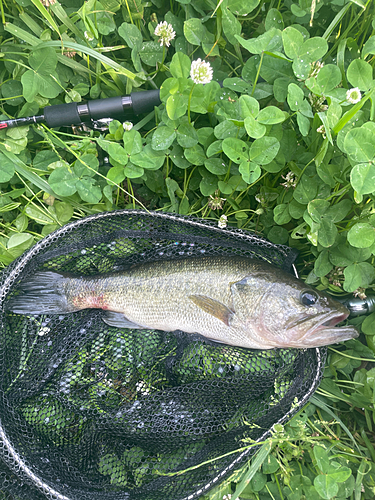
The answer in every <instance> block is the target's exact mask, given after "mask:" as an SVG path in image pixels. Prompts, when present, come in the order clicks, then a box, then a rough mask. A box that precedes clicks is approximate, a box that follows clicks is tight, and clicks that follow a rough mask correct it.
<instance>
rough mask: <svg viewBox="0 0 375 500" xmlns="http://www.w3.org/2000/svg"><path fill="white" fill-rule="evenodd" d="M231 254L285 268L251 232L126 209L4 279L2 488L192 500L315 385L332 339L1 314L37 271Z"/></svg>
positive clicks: (276, 251) (67, 229)
mask: <svg viewBox="0 0 375 500" xmlns="http://www.w3.org/2000/svg"><path fill="white" fill-rule="evenodd" d="M202 255H208V256H218V255H220V256H226V255H231V256H233V255H236V256H242V257H248V258H257V259H261V260H265V261H267V262H270V263H272V264H274V265H276V266H278V267H280V268H282V269H284V270H286V271H289V270H290V269H291V264H292V262H293V260H294V258H295V252H294V251H293V250H291V249H289V248H287V247H285V246H282V245H275V244H272V243H270V242H268V241H266V240H264V239H262V238H260V237H257V236H255V235H253V234H251V233H246V232H243V231H241V230H236V229H220V228H218V227H217V226H214V225H212V224H210V223H209V222H207V221H202V220H198V219H191V218H190V219H189V218H186V217H182V216H177V215H172V214H166V213H164V214H156V213H145V212H141V211H132V210H124V211H118V212H110V213H102V214H98V215H94V216H90V217H87V218H85V219H82V220H79V221H76V222H73V223H71V224H68V225H66V226H64V227H63V228H61V229H59V230H57V231H56V232H54V233H51V234H50V235H49V236H47V237H46V238H45V239H43V240H41V241H40V242H38V243H37V244H36V245H35V246H34V247H32V248H31V249H30V250H28V251H27V252H26V253H25V254H24V255H22V256H21V257H19V258H18V259H17V260H16V261H14V262H13V263H12V264H11V265H10V266H9V267H8V268H7V269H6V270H5V271H3V273H2V275H1V279H0V285H1V295H0V313H1V316H0V320H1V331H2V335H1V337H0V373H1V375H0V396H1V397H0V421H1V428H0V441H1V442H0V458H1V463H0V486H1V488H2V489H3V491H8V492H9V494H12V495H13V496H14V498H20V499H25V500H26V499H27V500H33V499H35V500H40V499H43V498H50V499H56V500H68V499H69V500H85V499H90V500H95V499H104V500H105V499H108V500H124V499H129V500H137V499H139V500H141V499H142V500H165V499H166V498H168V499H172V498H173V500H179V499H181V500H182V499H185V498H189V500H192V499H195V498H198V497H199V496H200V495H202V493H204V492H206V491H208V490H209V489H210V488H211V487H212V486H214V485H215V484H218V483H220V482H221V481H222V480H223V479H224V478H225V477H226V476H227V475H228V474H229V473H230V472H233V471H234V470H236V469H238V468H239V467H240V466H241V465H242V464H243V463H244V462H245V461H246V460H248V459H249V457H250V456H252V454H253V453H254V452H255V451H256V449H257V447H256V446H255V445H256V442H257V441H261V440H263V439H264V438H265V437H267V436H268V435H269V433H270V429H271V428H272V426H273V425H274V424H275V423H277V422H283V421H285V420H286V419H288V418H290V417H291V416H292V415H293V414H295V412H297V411H298V410H299V409H300V408H301V407H302V406H303V405H304V404H305V403H306V401H307V400H308V399H309V397H310V396H311V395H312V394H313V392H314V390H315V389H316V388H317V386H318V384H319V381H320V377H321V373H322V369H323V366H324V358H325V348H316V349H301V350H297V349H274V350H252V349H244V348H240V347H235V346H229V345H224V344H223V345H220V344H219V345H217V344H216V345H212V344H211V343H209V342H208V343H207V342H205V341H203V340H201V339H198V338H195V337H191V336H190V335H189V334H183V333H181V334H174V333H170V332H162V331H156V330H146V329H145V330H139V329H136V330H132V329H123V328H115V327H113V326H109V325H108V324H106V323H104V322H103V321H102V320H101V318H102V316H103V311H100V310H97V309H85V310H82V311H78V312H75V313H73V314H61V315H58V314H51V315H48V314H41V315H19V314H14V313H12V312H9V311H6V303H7V302H8V301H9V300H10V299H11V298H12V297H13V296H14V295H17V289H18V288H19V285H20V283H21V282H24V281H26V282H27V280H28V277H31V276H33V275H35V273H37V272H40V271H52V272H63V273H73V274H80V275H82V276H92V275H97V274H101V273H108V272H113V271H118V270H123V269H127V268H129V267H130V266H132V265H134V264H138V263H142V262H148V261H156V260H166V259H168V260H171V259H181V258H187V257H197V256H202Z"/></svg>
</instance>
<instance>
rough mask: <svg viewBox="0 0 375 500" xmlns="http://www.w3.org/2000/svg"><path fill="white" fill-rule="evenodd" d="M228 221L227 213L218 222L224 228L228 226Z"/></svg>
mask: <svg viewBox="0 0 375 500" xmlns="http://www.w3.org/2000/svg"><path fill="white" fill-rule="evenodd" d="M227 222H228V217H227V216H226V215H224V214H223V215H222V216H221V217H220V219H219V221H218V223H217V225H218V226H219V227H220V228H221V229H223V228H224V227H227Z"/></svg>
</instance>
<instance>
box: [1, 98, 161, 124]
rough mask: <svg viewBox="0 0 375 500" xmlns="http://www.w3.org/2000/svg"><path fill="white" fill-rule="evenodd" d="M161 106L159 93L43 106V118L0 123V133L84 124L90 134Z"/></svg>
mask: <svg viewBox="0 0 375 500" xmlns="http://www.w3.org/2000/svg"><path fill="white" fill-rule="evenodd" d="M159 104H161V100H160V90H159V89H156V90H144V91H141V92H132V93H131V94H130V95H125V96H116V97H108V98H106V99H93V100H92V101H87V102H86V103H80V102H79V103H78V102H71V103H67V104H57V105H54V106H46V107H45V108H44V109H43V114H41V115H34V116H26V117H24V118H14V119H10V120H4V121H1V122H0V129H7V128H14V127H23V126H25V125H32V124H37V123H45V124H46V125H47V126H48V127H50V128H55V127H70V126H72V125H82V124H85V125H87V126H88V127H90V128H93V129H94V130H102V129H103V126H104V128H107V127H108V123H109V121H111V120H115V119H116V120H121V121H124V120H127V119H130V118H132V117H134V116H136V115H140V114H142V113H149V112H150V111H152V110H153V109H154V107H155V106H159Z"/></svg>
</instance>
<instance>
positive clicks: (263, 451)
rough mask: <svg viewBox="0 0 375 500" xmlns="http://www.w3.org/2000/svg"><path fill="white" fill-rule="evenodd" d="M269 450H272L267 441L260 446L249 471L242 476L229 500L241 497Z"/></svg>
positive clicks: (270, 444)
mask: <svg viewBox="0 0 375 500" xmlns="http://www.w3.org/2000/svg"><path fill="white" fill-rule="evenodd" d="M271 450H272V441H267V442H266V443H264V444H263V445H262V447H261V448H260V450H259V451H258V452H257V454H256V455H255V458H254V459H253V460H252V463H251V466H250V468H249V470H248V471H247V472H246V473H245V474H244V475H243V478H242V480H241V482H240V483H238V485H237V487H236V491H235V492H234V493H233V495H232V497H231V500H237V498H238V497H239V496H240V495H241V493H242V492H243V490H244V489H245V488H246V486H247V485H248V484H249V481H251V479H252V478H253V477H254V474H255V473H256V472H257V470H258V469H259V467H260V466H261V465H262V463H263V462H264V461H265V459H266V458H267V457H268V455H269V454H270V452H271Z"/></svg>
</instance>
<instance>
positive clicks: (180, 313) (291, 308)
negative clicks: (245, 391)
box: [7, 256, 358, 349]
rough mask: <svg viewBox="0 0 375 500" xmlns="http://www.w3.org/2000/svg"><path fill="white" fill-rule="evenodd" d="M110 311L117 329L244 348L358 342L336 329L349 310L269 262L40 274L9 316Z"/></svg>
mask: <svg viewBox="0 0 375 500" xmlns="http://www.w3.org/2000/svg"><path fill="white" fill-rule="evenodd" d="M87 308H100V309H104V310H106V313H105V315H104V317H103V319H104V321H105V322H106V323H108V324H109V325H113V326H116V327H120V328H150V329H156V330H165V331H175V330H182V331H184V332H187V333H195V334H200V335H203V336H204V337H206V338H208V339H211V340H214V341H217V342H222V343H225V344H230V345H234V346H239V347H247V348H253V349H272V348H275V347H282V348H287V347H296V348H309V347H320V346H324V345H328V344H334V343H336V342H342V341H344V340H349V339H353V338H355V337H357V336H358V332H357V330H356V329H355V328H353V327H352V326H343V327H340V328H338V327H337V328H335V325H336V324H337V323H340V322H341V321H343V320H345V319H346V318H347V317H348V315H349V311H348V310H347V309H346V307H344V306H343V305H342V304H340V303H339V302H337V301H335V300H333V299H332V298H331V297H329V296H327V295H325V294H323V293H321V292H319V291H317V290H315V289H313V288H312V287H310V286H308V285H306V284H305V283H303V282H302V281H300V280H298V279H297V278H295V277H294V276H292V275H290V274H288V273H286V272H284V271H282V270H281V269H279V268H277V267H275V266H273V265H271V264H268V263H267V262H263V261H259V260H254V259H248V258H244V257H225V256H214V257H210V256H207V257H202V258H189V259H182V260H171V261H158V262H149V263H144V264H139V265H136V266H133V267H132V268H131V269H129V270H128V271H125V272H121V273H113V274H106V275H101V276H93V277H72V276H68V275H63V274H58V273H55V272H50V271H46V272H40V273H37V274H35V275H34V276H33V277H31V278H30V279H29V281H28V282H27V283H23V284H22V285H21V293H20V294H18V295H16V296H14V297H13V298H11V299H10V301H9V304H8V307H7V309H8V310H10V311H13V312H14V313H18V314H27V315H30V314H33V315H37V314H61V313H69V312H74V311H78V310H80V309H87Z"/></svg>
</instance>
